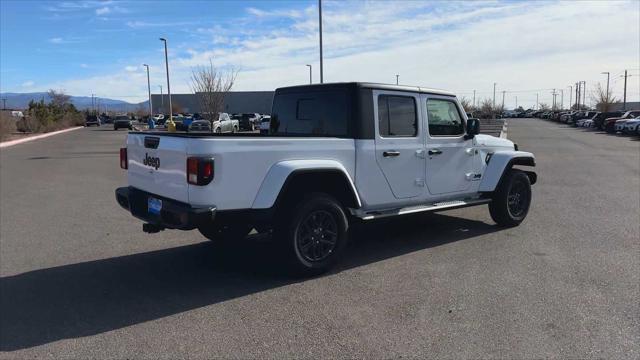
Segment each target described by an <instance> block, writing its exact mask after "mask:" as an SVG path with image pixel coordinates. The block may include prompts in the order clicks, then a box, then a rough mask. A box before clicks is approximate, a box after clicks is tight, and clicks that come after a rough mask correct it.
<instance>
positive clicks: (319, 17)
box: [318, 0, 324, 84]
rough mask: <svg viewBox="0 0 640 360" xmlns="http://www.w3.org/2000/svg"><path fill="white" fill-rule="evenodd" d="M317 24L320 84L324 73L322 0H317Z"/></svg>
mask: <svg viewBox="0 0 640 360" xmlns="http://www.w3.org/2000/svg"><path fill="white" fill-rule="evenodd" d="M318 24H319V25H320V26H319V29H320V84H322V83H323V82H324V75H323V73H322V70H323V69H322V68H323V66H322V0H318Z"/></svg>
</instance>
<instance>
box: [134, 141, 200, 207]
mask: <svg viewBox="0 0 640 360" xmlns="http://www.w3.org/2000/svg"><path fill="white" fill-rule="evenodd" d="M187 141H188V139H185V138H180V137H169V136H155V135H146V134H129V135H128V136H127V157H128V160H129V170H128V171H127V177H128V181H129V186H133V187H135V188H138V189H141V190H144V191H147V192H150V193H152V194H157V195H160V196H163V197H166V198H170V199H174V200H178V201H181V202H185V203H188V202H189V185H188V184H187V175H186V171H187V170H186V166H187Z"/></svg>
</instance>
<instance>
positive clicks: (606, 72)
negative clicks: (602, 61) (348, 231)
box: [601, 71, 610, 102]
mask: <svg viewBox="0 0 640 360" xmlns="http://www.w3.org/2000/svg"><path fill="white" fill-rule="evenodd" d="M601 74H607V102H609V75H610V74H609V72H608V71H605V72H602V73H601Z"/></svg>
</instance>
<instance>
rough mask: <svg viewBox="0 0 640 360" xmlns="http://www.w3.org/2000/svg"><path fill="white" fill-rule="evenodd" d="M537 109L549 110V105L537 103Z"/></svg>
mask: <svg viewBox="0 0 640 360" xmlns="http://www.w3.org/2000/svg"><path fill="white" fill-rule="evenodd" d="M538 110H540V111H549V110H551V107H550V106H549V105H547V104H546V103H539V104H538Z"/></svg>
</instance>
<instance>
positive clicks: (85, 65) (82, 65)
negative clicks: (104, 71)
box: [80, 64, 89, 69]
mask: <svg viewBox="0 0 640 360" xmlns="http://www.w3.org/2000/svg"><path fill="white" fill-rule="evenodd" d="M80 67H81V68H83V69H87V68H89V65H87V64H80Z"/></svg>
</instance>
